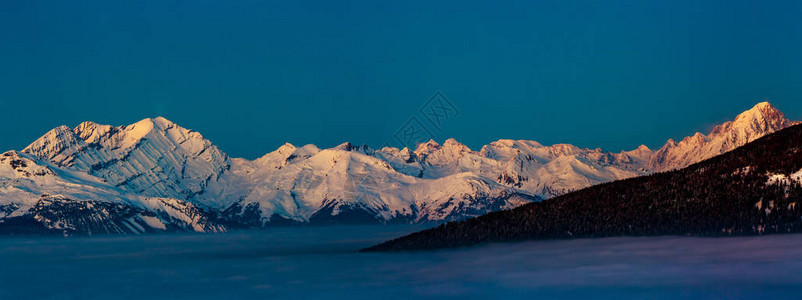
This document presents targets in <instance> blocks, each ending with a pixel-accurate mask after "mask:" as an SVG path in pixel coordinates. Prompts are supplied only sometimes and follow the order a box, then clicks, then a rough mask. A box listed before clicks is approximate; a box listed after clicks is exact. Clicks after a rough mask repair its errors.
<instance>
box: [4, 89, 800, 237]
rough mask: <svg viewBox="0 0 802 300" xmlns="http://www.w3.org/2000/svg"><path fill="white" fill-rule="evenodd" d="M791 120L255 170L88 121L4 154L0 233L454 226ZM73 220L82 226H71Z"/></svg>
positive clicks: (365, 150)
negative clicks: (650, 137)
mask: <svg viewBox="0 0 802 300" xmlns="http://www.w3.org/2000/svg"><path fill="white" fill-rule="evenodd" d="M791 124H793V122H791V121H789V120H788V119H786V118H785V116H784V115H783V114H782V113H781V112H780V111H779V110H777V109H775V108H774V107H772V106H771V105H770V104H768V103H765V102H764V103H760V104H758V105H756V106H755V107H753V108H752V109H749V110H747V111H745V112H743V113H741V114H740V115H738V116H737V117H736V118H735V120H734V121H731V122H727V123H724V124H722V125H720V126H717V127H716V128H715V129H714V130H713V131H712V132H711V133H709V134H707V135H704V134H701V133H697V134H696V135H694V136H692V137H688V138H685V139H683V140H682V141H681V142H679V143H675V142H673V141H669V142H668V143H667V144H666V146H664V147H662V148H660V149H659V150H657V151H652V150H650V149H649V148H647V147H646V146H641V147H639V148H637V149H635V150H632V151H625V152H621V153H610V152H603V151H602V150H601V149H587V148H580V147H576V146H573V145H569V144H556V145H552V146H544V145H541V144H539V143H537V142H535V141H526V140H498V141H495V142H492V143H490V144H488V145H485V146H483V147H482V148H481V150H479V151H474V150H471V149H470V148H468V147H467V146H465V145H463V144H461V143H459V142H458V141H456V140H455V139H448V140H446V141H445V142H444V143H443V144H439V143H437V142H434V141H429V142H426V143H422V144H420V145H418V147H417V148H416V149H414V150H412V149H407V148H404V149H397V148H392V147H385V148H382V149H371V148H370V147H367V146H356V145H352V144H351V143H343V144H341V145H339V146H336V147H333V148H329V149H320V148H318V147H317V146H315V145H306V146H302V147H296V146H294V145H290V144H285V145H283V146H281V147H280V148H279V149H277V150H275V151H273V152H270V153H267V154H266V155H264V156H263V157H261V158H258V159H256V160H246V159H241V158H230V157H229V156H228V155H226V154H225V153H224V152H222V151H221V150H219V149H218V148H217V147H216V146H214V144H213V143H212V142H211V141H209V140H207V139H205V138H204V137H203V136H202V135H201V134H200V133H198V132H195V131H192V130H189V129H186V128H183V127H180V126H179V125H177V124H175V123H173V122H171V121H169V120H167V119H165V118H161V117H158V118H154V119H144V120H142V121H139V122H137V123H134V124H131V125H126V126H117V127H115V126H110V125H101V124H97V123H93V122H83V123H81V124H80V125H78V126H76V127H75V128H69V127H67V126H59V127H57V128H54V129H53V130H51V131H49V132H47V133H46V134H45V135H43V136H42V137H40V138H39V139H37V140H36V141H34V142H33V143H31V144H30V145H29V146H28V147H26V148H25V149H23V150H22V151H19V152H17V151H9V152H6V153H5V154H4V155H6V157H8V159H6V160H3V161H0V226H4V225H3V224H6V225H8V224H10V223H9V222H11V221H12V218H15V219H13V220H17V221H19V220H23V219H25V220H34V221H35V222H38V224H39V225H41V226H44V227H45V228H49V229H50V230H52V231H55V232H64V233H69V234H72V233H80V234H95V233H137V232H153V231H156V232H158V231H163V230H193V231H224V230H227V229H228V228H232V227H235V228H243V227H244V228H261V227H264V226H269V225H280V224H299V223H320V224H343V223H344V224H353V223H418V222H432V221H433V222H443V221H454V220H461V219H465V218H470V217H476V216H479V215H482V214H485V213H488V212H493V211H498V210H504V209H510V208H514V207H517V206H520V205H523V204H526V203H529V202H537V201H540V200H542V199H544V198H550V197H554V196H559V195H562V194H565V193H568V192H571V191H574V190H578V189H581V188H584V187H588V186H592V185H595V184H600V183H605V182H610V181H613V180H620V179H625V178H631V177H636V176H641V175H645V174H650V173H652V172H655V171H663V170H670V169H674V168H677V167H684V166H687V165H689V164H691V163H694V162H697V161H700V160H703V159H706V158H710V157H713V156H715V155H718V154H721V153H724V152H726V151H729V150H731V149H734V148H736V147H738V146H740V145H743V144H745V143H747V142H749V141H752V140H754V139H757V138H759V137H761V136H764V135H766V134H769V133H771V132H774V131H776V130H780V129H782V128H785V127H788V126H790V125H791ZM22 165H24V166H22ZM76 201H77V202H76ZM109 203H111V204H113V205H111V206H108V205H107V204H109ZM82 205H86V207H85V208H81V207H83V206H82ZM76 207H78V208H81V209H77V210H76V209H73V208H76ZM107 207H119V209H113V210H110V209H106V208H107ZM75 211H81V214H82V215H83V217H81V218H75V217H74V216H71V215H72V214H74V212H75ZM109 211H111V212H109ZM45 216H47V217H45ZM26 218H27V219H26ZM17 221H14V222H17ZM28 223H30V222H27V221H26V222H22V223H20V222H17V224H28ZM15 228H18V227H15Z"/></svg>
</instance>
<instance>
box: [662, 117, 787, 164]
mask: <svg viewBox="0 0 802 300" xmlns="http://www.w3.org/2000/svg"><path fill="white" fill-rule="evenodd" d="M794 124H795V122H792V121H790V120H788V119H787V118H786V117H785V115H784V114H783V113H782V112H780V111H779V110H778V109H777V108H775V107H774V106H773V105H771V104H770V103H768V102H761V103H758V104H756V105H755V106H753V107H752V108H750V109H749V110H747V111H744V112H742V113H740V114H739V115H738V116H736V117H735V119H734V120H733V121H728V122H725V123H723V124H721V125H718V126H716V127H714V128H713V130H711V131H710V134H708V135H704V134H702V133H699V132H697V133H696V134H694V135H693V136H689V137H686V138H684V139H683V140H682V141H681V142H679V143H676V142H674V140H668V142H667V143H666V144H665V145H664V146H663V147H662V148H660V150H658V151H657V152H656V153H655V155H654V157H652V160H651V161H650V163H649V165H648V167H649V168H650V169H652V170H656V171H664V170H671V169H677V168H681V167H684V166H688V165H690V164H693V163H696V162H699V161H702V160H705V159H708V158H711V157H713V156H716V155H719V154H722V153H725V152H727V151H730V150H732V149H735V148H737V147H740V146H742V145H744V144H746V143H749V142H751V141H754V140H756V139H758V138H760V137H762V136H765V135H767V134H770V133H773V132H775V131H778V130H780V129H783V128H786V127H789V126H791V125H794Z"/></svg>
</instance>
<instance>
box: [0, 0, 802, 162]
mask: <svg viewBox="0 0 802 300" xmlns="http://www.w3.org/2000/svg"><path fill="white" fill-rule="evenodd" d="M232 2H236V3H232ZM696 2H697V3H694V2H693V1H579V2H575V1H511V2H503V3H502V2H499V1H485V2H483V1H454V2H437V3H431V2H430V1H206V0H196V1H166V0H158V1H35V0H34V1H7V2H6V3H3V4H2V5H0V111H3V112H4V113H3V116H2V118H0V128H2V129H0V130H2V132H0V149H3V150H6V149H21V148H22V147H24V146H25V145H27V143H29V142H31V141H33V140H34V139H35V138H37V137H38V136H40V135H41V134H43V133H44V132H46V131H47V130H49V129H50V128H52V127H55V126H58V125H62V124H64V125H69V126H75V125H77V124H78V123H80V122H81V121H84V120H92V121H95V122H99V123H106V124H114V125H123V124H129V123H133V122H135V121H137V120H140V119H143V118H146V117H155V116H164V117H166V118H168V119H171V120H173V121H175V122H177V123H179V124H180V125H182V126H184V127H187V128H191V129H194V130H197V131H199V132H201V133H203V134H204V135H205V136H206V137H207V138H209V139H211V140H212V141H213V142H214V143H215V144H217V145H218V146H220V147H221V148H222V149H223V150H224V151H226V152H228V153H229V154H231V155H233V156H241V157H248V158H254V157H258V156H260V155H262V154H264V153H266V152H268V151H272V150H274V149H275V148H277V147H278V146H279V145H281V144H283V143H284V142H291V143H293V144H306V143H314V144H317V145H319V146H322V147H330V146H334V145H337V144H339V143H341V142H344V141H351V142H353V143H357V144H363V143H366V144H368V145H372V146H379V145H381V144H383V143H384V142H385V141H387V140H392V137H393V136H394V134H395V133H396V132H397V131H398V130H399V129H400V128H401V127H402V126H403V125H404V124H405V123H406V122H407V121H408V120H409V119H410V118H412V117H416V116H418V117H419V116H420V115H419V114H420V112H419V111H418V108H419V107H421V106H422V105H424V103H425V102H426V101H427V100H428V99H429V97H430V96H432V94H433V93H434V92H435V91H442V93H443V94H444V95H446V96H447V98H448V99H449V100H450V101H451V102H452V103H453V104H454V105H455V106H456V107H457V108H458V109H459V111H460V114H459V115H458V116H456V117H453V118H451V119H449V120H447V121H444V123H443V125H442V126H441V128H440V129H439V130H437V129H431V128H430V131H432V134H433V135H434V136H435V138H436V139H438V140H440V141H442V140H444V139H445V138H448V137H454V138H456V139H458V140H460V141H462V142H464V143H465V144H467V145H469V146H470V147H472V148H475V149H478V147H479V146H480V145H482V144H486V143H488V142H490V141H493V140H497V139H501V138H513V139H531V140H537V141H539V142H541V143H544V144H552V143H560V142H564V143H572V144H576V145H579V146H584V147H593V148H595V147H601V148H603V149H605V150H610V151H620V150H622V149H631V148H635V147H636V146H637V145H639V144H642V143H645V144H646V145H648V146H650V147H656V146H659V145H661V144H662V143H663V142H664V141H665V140H666V139H668V138H679V137H682V136H685V135H689V134H692V133H693V132H695V131H703V132H706V131H707V130H709V129H710V127H711V126H713V125H714V124H716V123H719V122H723V121H725V120H728V119H730V118H732V117H734V116H735V115H736V114H737V113H738V112H740V111H743V110H745V109H748V108H750V107H751V106H752V105H754V104H755V103H757V102H759V101H765V100H768V101H771V102H772V103H773V104H775V106H777V107H778V108H780V109H781V110H783V111H784V112H786V114H787V115H788V116H789V117H792V118H794V119H802V101H800V100H802V21H800V18H799V16H800V15H802V2H799V1H696ZM424 126H425V125H424Z"/></svg>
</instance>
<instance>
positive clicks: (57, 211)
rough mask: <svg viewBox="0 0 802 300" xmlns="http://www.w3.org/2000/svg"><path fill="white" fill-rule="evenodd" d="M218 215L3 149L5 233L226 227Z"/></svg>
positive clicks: (0, 213)
mask: <svg viewBox="0 0 802 300" xmlns="http://www.w3.org/2000/svg"><path fill="white" fill-rule="evenodd" d="M215 220H216V215H215V214H214V213H213V212H209V211H206V210H204V209H202V208H199V207H197V206H196V205H194V204H192V203H189V202H186V201H182V200H177V199H169V198H150V197H144V196H139V195H135V194H131V193H128V192H126V191H124V190H121V189H118V188H115V187H113V186H111V185H109V184H108V183H106V182H105V181H104V180H103V179H101V178H97V177H94V176H92V175H89V174H87V173H85V172H81V171H75V170H71V169H65V168H61V167H58V166H55V165H53V164H51V163H49V162H45V161H42V160H40V159H38V158H37V157H35V156H32V155H30V154H25V153H19V152H16V151H8V152H5V153H3V154H1V155H0V233H6V234H20V233H55V234H64V235H76V234H78V235H81V234H109V233H115V234H120V233H124V234H131V233H133V234H139V233H146V232H160V231H198V232H209V231H223V230H225V228H224V227H222V226H219V225H217V224H216V223H215Z"/></svg>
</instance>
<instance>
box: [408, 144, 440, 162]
mask: <svg viewBox="0 0 802 300" xmlns="http://www.w3.org/2000/svg"><path fill="white" fill-rule="evenodd" d="M438 149H440V144H438V143H437V142H435V141H434V140H429V141H428V142H425V143H421V144H418V147H417V148H415V151H414V152H415V155H417V156H418V157H421V158H423V157H426V156H427V155H429V153H432V152H434V151H437V150H438Z"/></svg>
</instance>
